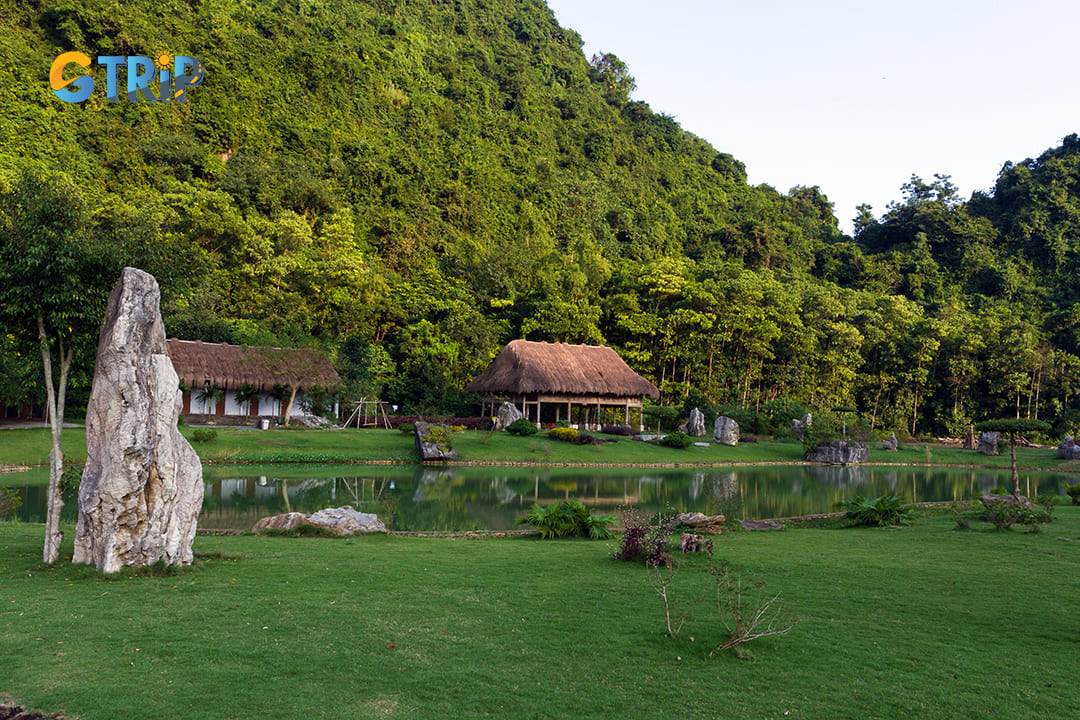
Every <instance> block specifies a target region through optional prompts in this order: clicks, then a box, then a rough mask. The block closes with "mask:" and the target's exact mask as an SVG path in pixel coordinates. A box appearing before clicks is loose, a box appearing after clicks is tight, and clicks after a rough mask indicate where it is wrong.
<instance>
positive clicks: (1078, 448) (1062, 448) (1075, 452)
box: [1057, 435, 1080, 460]
mask: <svg viewBox="0 0 1080 720" xmlns="http://www.w3.org/2000/svg"><path fill="white" fill-rule="evenodd" d="M1057 456H1058V458H1059V459H1061V460H1080V444H1078V443H1077V442H1076V440H1074V439H1073V438H1072V436H1071V435H1067V436H1066V437H1065V439H1064V440H1062V441H1061V444H1060V445H1058V449H1057Z"/></svg>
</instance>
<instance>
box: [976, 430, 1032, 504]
mask: <svg viewBox="0 0 1080 720" xmlns="http://www.w3.org/2000/svg"><path fill="white" fill-rule="evenodd" d="M975 429H976V430H979V431H982V430H989V431H991V432H1000V433H1005V434H1006V435H1008V436H1009V455H1010V457H1011V458H1012V481H1013V497H1017V498H1018V497H1020V473H1018V472H1017V470H1016V436H1017V435H1019V434H1020V433H1025V432H1048V431H1049V430H1050V424H1049V423H1045V422H1043V421H1042V420H1029V419H1027V418H998V419H995V420H986V421H985V422H981V423H979V424H978V425H976V426H975Z"/></svg>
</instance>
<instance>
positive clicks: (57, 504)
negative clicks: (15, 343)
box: [37, 313, 73, 565]
mask: <svg viewBox="0 0 1080 720" xmlns="http://www.w3.org/2000/svg"><path fill="white" fill-rule="evenodd" d="M37 320H38V340H39V341H40V343H41V363H42V365H43V366H44V369H45V390H46V394H47V400H46V402H47V403H48V413H49V430H50V431H51V433H52V449H51V450H49V490H48V495H47V497H46V500H45V508H46V509H45V547H44V551H43V553H42V559H43V560H44V561H45V563H46V564H48V565H51V564H53V563H55V562H56V561H57V560H59V559H60V545H61V543H63V541H64V533H62V532H60V512H61V511H62V510H63V509H64V498H63V496H62V495H61V494H60V477H61V476H62V475H63V474H64V452H63V451H62V450H61V449H60V441H61V439H62V437H63V433H64V396H65V394H66V391H67V379H68V372H69V371H70V370H71V359H72V352H73V351H72V349H71V348H68V349H67V351H66V352H65V350H64V341H63V338H58V340H59V350H60V358H59V360H60V382H59V383H58V384H56V383H54V382H53V373H52V352H51V351H50V350H49V337H48V335H47V334H46V333H45V319H44V318H43V317H42V315H41V313H38V318H37Z"/></svg>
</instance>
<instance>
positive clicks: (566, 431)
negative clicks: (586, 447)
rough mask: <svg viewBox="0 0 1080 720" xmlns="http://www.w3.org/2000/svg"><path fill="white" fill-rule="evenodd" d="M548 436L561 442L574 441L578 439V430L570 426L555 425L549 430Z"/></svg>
mask: <svg viewBox="0 0 1080 720" xmlns="http://www.w3.org/2000/svg"><path fill="white" fill-rule="evenodd" d="M547 436H548V437H549V438H551V439H552V440H558V441H560V442H569V443H573V442H577V441H578V431H577V430H575V429H574V428H568V427H553V428H551V429H550V430H548V431H547Z"/></svg>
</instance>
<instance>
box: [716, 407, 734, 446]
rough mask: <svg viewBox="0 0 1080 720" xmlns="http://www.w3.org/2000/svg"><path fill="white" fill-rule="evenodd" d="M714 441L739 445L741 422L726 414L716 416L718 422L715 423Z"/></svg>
mask: <svg viewBox="0 0 1080 720" xmlns="http://www.w3.org/2000/svg"><path fill="white" fill-rule="evenodd" d="M713 441H715V442H718V443H720V444H721V445H731V446H732V447H734V446H736V445H738V444H739V423H737V422H735V421H734V420H733V419H731V418H729V417H727V416H725V415H721V416H720V417H718V418H716V422H715V423H713Z"/></svg>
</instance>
